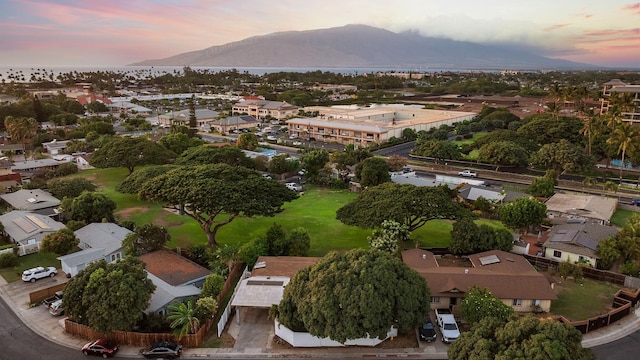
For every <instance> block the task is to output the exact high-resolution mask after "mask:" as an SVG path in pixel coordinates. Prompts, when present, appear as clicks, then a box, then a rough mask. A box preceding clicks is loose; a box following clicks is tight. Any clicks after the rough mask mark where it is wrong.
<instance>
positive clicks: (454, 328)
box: [436, 309, 460, 344]
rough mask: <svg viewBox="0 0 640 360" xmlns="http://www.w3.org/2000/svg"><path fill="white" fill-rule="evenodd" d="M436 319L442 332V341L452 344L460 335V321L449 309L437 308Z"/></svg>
mask: <svg viewBox="0 0 640 360" xmlns="http://www.w3.org/2000/svg"><path fill="white" fill-rule="evenodd" d="M436 321H437V323H438V326H439V327H440V332H441V333H442V342H443V343H445V344H451V343H452V342H454V341H456V339H457V338H458V337H459V336H460V330H459V329H458V323H457V322H456V319H455V317H454V316H453V314H451V311H449V310H447V309H436Z"/></svg>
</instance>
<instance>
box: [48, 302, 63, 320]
mask: <svg viewBox="0 0 640 360" xmlns="http://www.w3.org/2000/svg"><path fill="white" fill-rule="evenodd" d="M49 313H50V314H51V315H53V316H60V315H62V314H64V307H62V299H60V300H58V301H55V302H53V303H51V305H49Z"/></svg>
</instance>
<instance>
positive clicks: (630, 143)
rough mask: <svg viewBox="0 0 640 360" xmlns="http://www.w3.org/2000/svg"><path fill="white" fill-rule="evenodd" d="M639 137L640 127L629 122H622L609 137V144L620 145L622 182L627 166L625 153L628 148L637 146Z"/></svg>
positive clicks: (620, 177) (620, 176)
mask: <svg viewBox="0 0 640 360" xmlns="http://www.w3.org/2000/svg"><path fill="white" fill-rule="evenodd" d="M637 139H638V129H637V127H636V126H635V125H631V124H629V123H622V124H620V125H618V127H616V128H615V130H613V133H612V134H611V137H610V138H609V139H607V143H608V144H614V145H615V146H617V147H618V150H617V151H618V154H620V153H622V159H621V164H620V175H619V179H620V183H622V169H623V168H624V166H625V162H624V161H625V155H626V153H627V150H631V149H633V148H635V147H636V143H637V141H638V140H637Z"/></svg>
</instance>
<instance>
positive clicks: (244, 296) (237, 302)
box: [231, 276, 290, 324]
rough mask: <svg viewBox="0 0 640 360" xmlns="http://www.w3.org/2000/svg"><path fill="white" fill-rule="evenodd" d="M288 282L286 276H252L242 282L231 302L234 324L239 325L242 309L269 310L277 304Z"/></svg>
mask: <svg viewBox="0 0 640 360" xmlns="http://www.w3.org/2000/svg"><path fill="white" fill-rule="evenodd" d="M289 280H290V279H289V277H286V276H252V277H250V278H248V279H244V280H242V283H240V286H239V287H238V290H237V291H236V294H235V296H234V297H233V300H232V301H231V306H232V307H235V309H236V322H237V323H238V324H239V323H240V316H241V312H240V309H241V308H243V307H247V308H260V309H269V308H271V306H272V305H273V304H279V303H280V300H281V299H282V294H283V293H284V287H285V286H287V284H288V283H289Z"/></svg>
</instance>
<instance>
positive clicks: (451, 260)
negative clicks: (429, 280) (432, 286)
mask: <svg viewBox="0 0 640 360" xmlns="http://www.w3.org/2000/svg"><path fill="white" fill-rule="evenodd" d="M436 260H437V261H438V266H441V267H465V268H469V267H473V265H472V264H471V261H469V259H467V258H463V257H460V256H454V255H442V256H441V257H438V258H436Z"/></svg>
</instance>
